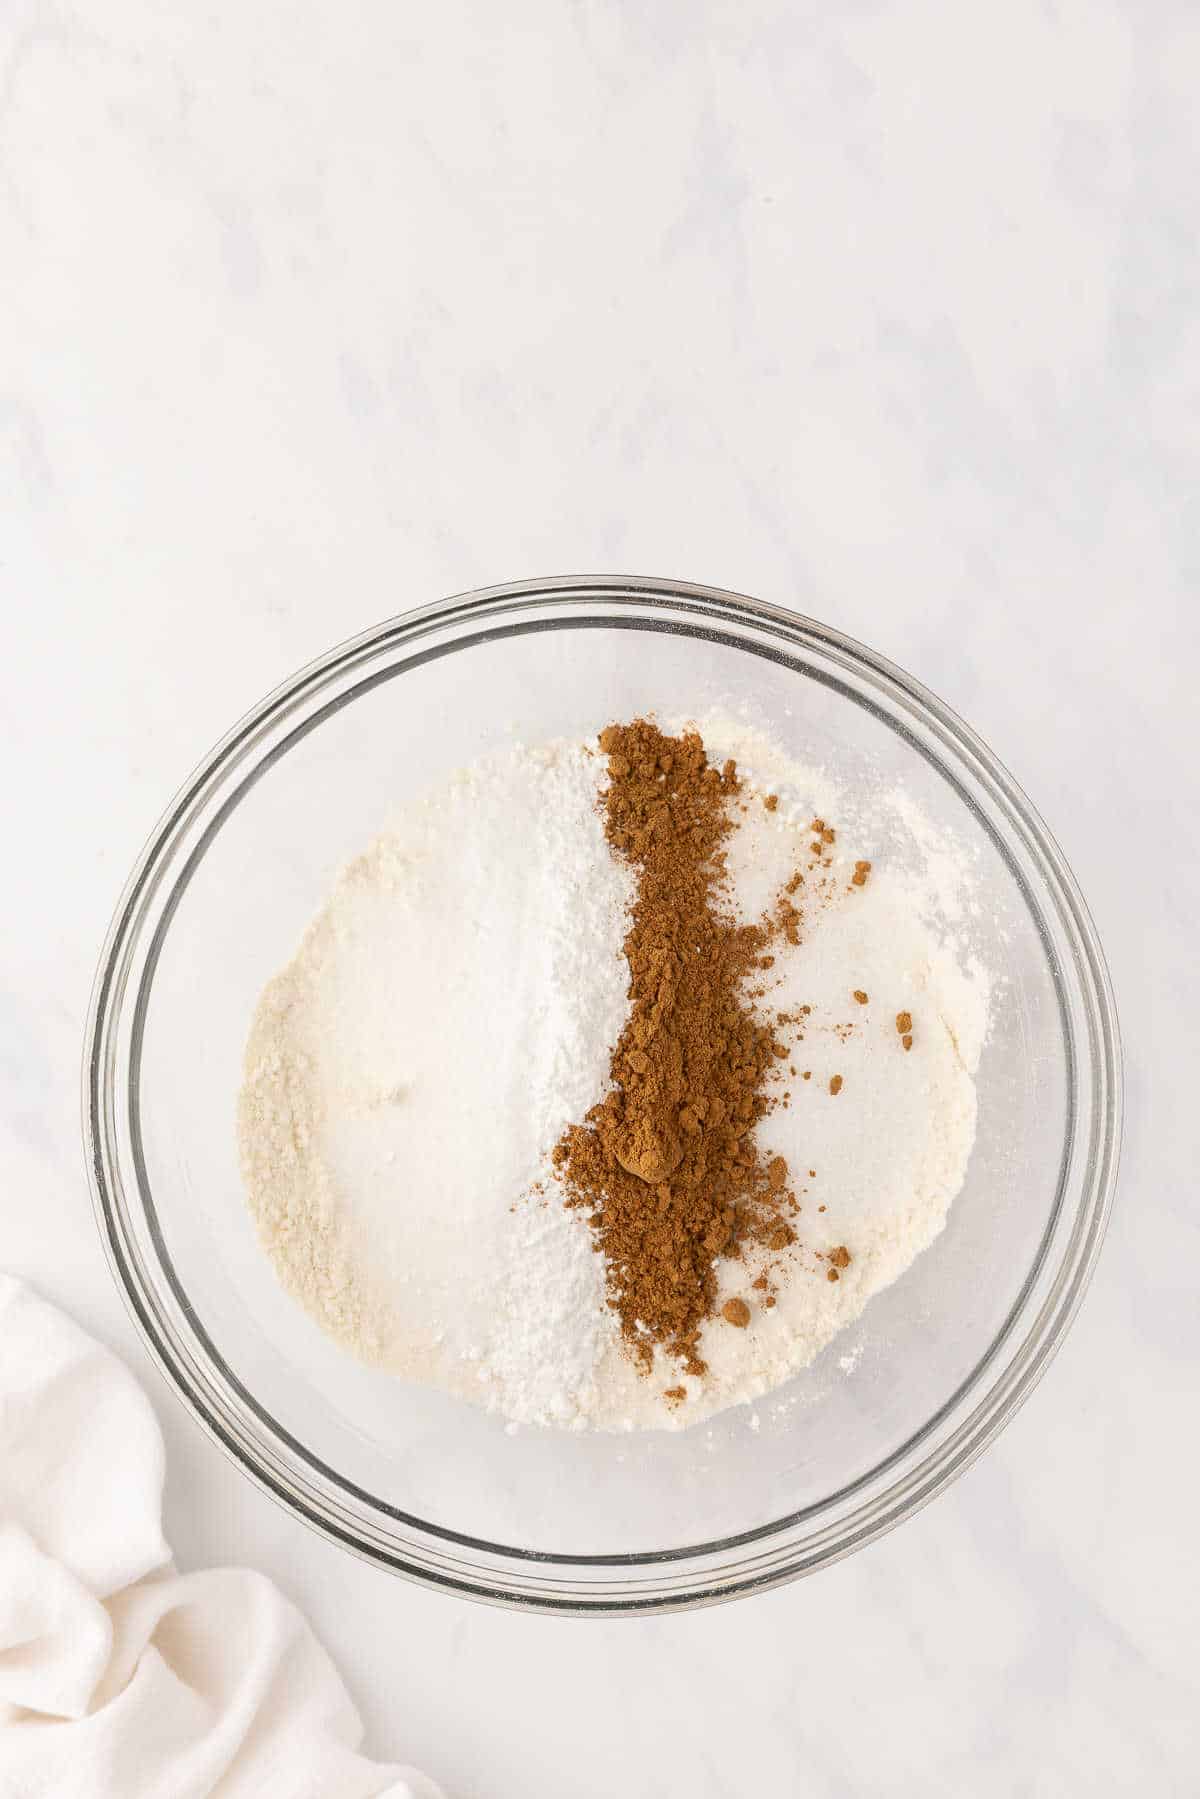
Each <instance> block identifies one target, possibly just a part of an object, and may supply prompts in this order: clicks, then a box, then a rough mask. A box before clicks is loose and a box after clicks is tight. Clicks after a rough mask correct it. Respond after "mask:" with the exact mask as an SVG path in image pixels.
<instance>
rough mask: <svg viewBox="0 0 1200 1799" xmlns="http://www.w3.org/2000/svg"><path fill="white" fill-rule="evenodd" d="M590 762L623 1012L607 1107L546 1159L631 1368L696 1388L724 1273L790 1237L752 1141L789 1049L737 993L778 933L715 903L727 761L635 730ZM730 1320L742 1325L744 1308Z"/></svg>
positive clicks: (773, 1174) (782, 1174)
mask: <svg viewBox="0 0 1200 1799" xmlns="http://www.w3.org/2000/svg"><path fill="white" fill-rule="evenodd" d="M600 747H601V749H602V750H603V751H604V753H605V755H606V756H607V758H608V771H609V784H608V788H607V791H606V793H605V832H606V835H607V837H608V841H609V843H610V844H611V845H612V846H613V849H614V850H615V851H616V852H617V854H618V855H620V856H621V857H623V858H624V859H625V860H626V861H628V862H629V863H630V865H631V866H632V867H633V868H635V869H636V870H637V878H638V889H637V897H636V899H635V900H634V902H633V907H632V911H631V923H630V928H629V934H628V936H627V937H626V939H625V945H624V951H625V959H626V961H627V962H628V964H629V975H630V987H629V997H630V1001H631V1011H630V1016H629V1019H628V1021H627V1023H626V1025H625V1028H624V1030H623V1031H622V1033H621V1037H620V1040H619V1042H618V1043H617V1046H616V1049H615V1052H614V1055H613V1060H612V1070H611V1074H612V1086H611V1088H610V1090H609V1092H608V1093H607V1095H606V1096H605V1098H604V1099H603V1100H601V1101H600V1102H599V1103H598V1104H597V1105H595V1106H593V1107H592V1108H591V1110H590V1111H589V1112H588V1115H587V1119H586V1122H585V1123H582V1124H577V1125H573V1126H572V1127H571V1129H570V1130H569V1131H567V1132H566V1134H565V1135H564V1136H563V1138H562V1139H561V1141H560V1142H559V1144H558V1145H557V1147H556V1148H555V1151H554V1161H555V1165H556V1166H557V1167H558V1168H559V1169H560V1171H561V1172H562V1175H563V1178H564V1181H565V1183H566V1186H567V1192H568V1201H567V1203H568V1204H569V1205H572V1206H583V1207H585V1208H587V1210H588V1215H589V1219H590V1222H591V1224H592V1226H593V1228H594V1229H595V1231H596V1236H597V1240H598V1245H599V1247H600V1248H601V1250H602V1251H603V1253H604V1258H605V1272H606V1277H607V1283H608V1292H609V1303H610V1304H611V1306H612V1307H613V1309H614V1310H615V1311H616V1312H617V1314H618V1316H619V1317H620V1321H621V1330H622V1333H623V1335H624V1337H625V1340H626V1342H627V1344H628V1345H629V1347H630V1349H631V1352H632V1353H633V1355H634V1356H635V1357H636V1359H637V1360H638V1361H639V1363H641V1364H642V1365H643V1366H646V1365H649V1363H650V1362H651V1361H652V1359H653V1353H654V1349H655V1347H656V1346H661V1347H662V1348H664V1349H665V1350H667V1352H668V1353H669V1354H671V1355H673V1356H677V1357H679V1358H681V1360H682V1362H683V1365H684V1368H685V1369H686V1371H687V1372H688V1373H689V1374H693V1375H701V1374H703V1373H704V1372H705V1363H704V1361H703V1359H702V1357H701V1356H700V1355H699V1353H698V1350H697V1343H698V1340H699V1334H700V1326H701V1325H702V1323H703V1322H704V1320H705V1319H706V1318H709V1317H711V1316H712V1313H713V1308H714V1300H715V1298H716V1291H717V1274H716V1265H717V1261H718V1259H719V1258H720V1257H722V1256H737V1255H739V1254H740V1252H741V1249H742V1245H743V1244H744V1243H745V1242H747V1241H748V1240H751V1239H754V1240H757V1241H759V1242H763V1243H766V1242H770V1243H772V1244H773V1245H775V1246H776V1247H778V1248H784V1247H786V1246H787V1244H789V1243H790V1242H791V1241H792V1236H793V1232H792V1229H791V1226H790V1224H789V1223H788V1221H787V1218H788V1213H789V1212H794V1211H795V1209H796V1202H795V1198H794V1196H793V1195H792V1194H791V1192H790V1191H789V1190H788V1189H787V1186H786V1182H787V1163H786V1161H785V1160H784V1158H783V1157H782V1156H777V1157H775V1158H774V1160H773V1161H771V1162H770V1163H768V1162H767V1160H766V1159H765V1158H764V1157H763V1156H762V1154H761V1152H760V1151H759V1150H758V1149H757V1147H756V1145H755V1143H754V1137H753V1132H754V1127H755V1125H756V1124H757V1123H758V1121H759V1120H760V1119H761V1118H762V1117H763V1116H764V1115H765V1113H766V1112H767V1110H768V1108H769V1105H770V1103H771V1101H770V1096H769V1092H768V1086H769V1083H770V1080H771V1077H772V1076H773V1075H774V1073H775V1071H776V1062H777V1060H778V1059H779V1058H780V1057H783V1056H786V1054H787V1048H786V1045H785V1044H783V1043H782V1042H780V1041H779V1039H778V1037H777V1036H776V1034H775V1031H774V1029H773V1028H772V1026H771V1024H770V1023H769V1022H766V1021H764V1020H763V1019H762V1018H760V1017H756V1016H755V1014H754V1012H753V1010H752V1009H751V1006H750V1004H749V1003H748V1001H747V1000H746V998H745V997H744V996H743V992H742V989H743V985H744V983H745V980H746V977H747V976H748V975H749V974H750V973H751V971H752V970H754V969H759V968H761V967H762V966H763V963H764V960H766V958H764V953H763V952H764V951H765V949H766V947H767V944H768V943H769V942H770V941H771V938H772V934H773V931H774V930H775V929H778V928H780V927H779V926H778V925H776V926H772V925H770V924H767V923H764V924H762V925H757V926H756V925H747V924H742V923H739V922H738V920H737V919H736V918H734V917H733V916H732V915H731V914H730V912H729V910H728V908H727V907H726V906H723V905H722V903H721V896H720V887H721V883H722V877H723V864H722V845H723V844H724V843H725V841H726V839H727V838H728V837H729V835H730V833H731V832H732V830H733V828H734V818H733V816H732V812H731V802H732V801H733V800H734V799H735V797H736V796H737V795H738V794H739V793H740V792H741V784H740V782H739V781H738V777H737V770H736V767H735V766H734V763H733V761H732V760H730V761H727V762H726V764H725V766H724V768H723V769H721V770H719V771H718V770H717V769H716V768H714V767H712V766H711V765H710V764H709V761H708V757H707V756H706V755H705V752H704V745H703V743H702V741H701V739H700V737H699V736H698V735H697V734H696V733H695V732H689V733H687V734H685V735H683V736H680V737H668V736H666V735H664V733H663V732H662V731H660V730H659V729H658V727H657V726H656V725H654V724H651V723H649V722H648V721H647V720H645V719H639V720H637V721H636V722H635V723H633V724H631V725H611V726H609V728H608V729H607V730H606V731H604V732H602V733H601V736H600ZM791 910H792V911H793V912H794V910H795V909H794V908H791ZM797 916H798V914H797ZM783 928H784V929H785V930H786V926H784V927H783ZM768 965H770V963H769V962H768ZM731 1308H733V1309H732V1310H731ZM735 1311H736V1313H737V1314H738V1315H737V1316H735V1315H734V1313H735ZM742 1313H744V1314H745V1316H741V1314H742ZM724 1316H725V1317H726V1318H727V1319H728V1320H729V1322H730V1323H731V1324H741V1325H745V1324H746V1323H748V1321H749V1311H748V1309H747V1308H746V1306H745V1302H744V1301H742V1300H740V1299H738V1300H731V1301H730V1302H729V1304H728V1305H727V1306H726V1307H725V1311H724Z"/></svg>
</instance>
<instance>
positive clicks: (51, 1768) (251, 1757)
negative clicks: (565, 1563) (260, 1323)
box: [0, 1274, 439, 1799]
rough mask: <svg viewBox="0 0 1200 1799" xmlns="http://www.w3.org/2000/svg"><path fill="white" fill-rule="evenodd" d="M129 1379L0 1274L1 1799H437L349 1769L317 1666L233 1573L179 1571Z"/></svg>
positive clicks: (291, 1612)
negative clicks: (164, 1526) (166, 1537)
mask: <svg viewBox="0 0 1200 1799" xmlns="http://www.w3.org/2000/svg"><path fill="white" fill-rule="evenodd" d="M162 1483H163V1443H162V1437H161V1436H160V1434H159V1430H158V1425H157V1424H156V1422H155V1419H154V1414H153V1412H152V1411H151V1410H150V1406H149V1403H148V1401H147V1400H146V1397H145V1395H144V1394H143V1393H142V1391H141V1389H140V1388H139V1387H138V1385H137V1383H136V1382H135V1381H134V1379H133V1377H132V1375H131V1374H130V1373H129V1372H128V1370H127V1369H126V1368H125V1367H123V1366H122V1364H121V1363H120V1362H119V1361H117V1359H116V1357H115V1356H113V1355H110V1354H109V1352H108V1351H107V1350H105V1349H102V1348H101V1347H100V1345H99V1344H98V1343H96V1342H94V1341H93V1339H92V1338H91V1337H89V1336H87V1335H86V1334H85V1333H84V1332H83V1331H82V1330H80V1329H79V1327H78V1326H77V1325H75V1324H73V1323H72V1322H71V1320H70V1319H69V1318H66V1317H65V1316H64V1315H63V1314H62V1313H61V1312H59V1311H57V1310H56V1309H55V1308H54V1307H53V1306H51V1305H48V1304H47V1303H46V1301H44V1300H42V1299H39V1298H37V1296H36V1295H35V1294H33V1293H31V1292H30V1291H29V1289H28V1288H27V1287H24V1286H22V1285H21V1283H20V1282H19V1281H16V1280H13V1279H12V1278H11V1277H9V1276H7V1275H3V1274H0V1795H3V1799H210V1796H213V1795H215V1796H216V1799H252V1796H253V1799H264V1796H266V1799H439V1794H438V1789H437V1787H435V1786H434V1784H433V1782H432V1781H430V1780H428V1779H427V1778H426V1777H425V1775H423V1774H418V1773H416V1772H415V1771H414V1770H413V1769H410V1768H399V1767H384V1766H382V1765H380V1764H379V1763H377V1762H371V1761H368V1760H366V1759H365V1757H363V1756H361V1755H359V1753H358V1750H357V1745H358V1744H359V1742H360V1741H361V1740H362V1726H361V1724H360V1723H359V1720H358V1716H357V1713H356V1712H355V1710H354V1706H353V1705H352V1703H351V1701H350V1698H349V1695H348V1694H347V1692H346V1689H345V1688H344V1687H343V1685H342V1683H341V1681H340V1679H339V1678H338V1675H337V1673H336V1671H335V1669H334V1667H333V1664H332V1662H331V1661H330V1660H329V1658H328V1656H327V1655H326V1654H325V1651H324V1650H323V1649H322V1648H321V1646H320V1644H319V1643H318V1642H317V1640H316V1638H315V1637H314V1636H313V1634H312V1632H311V1631H310V1630H309V1628H308V1626H307V1625H306V1624H305V1622H304V1620H303V1618H302V1617H301V1616H300V1614H299V1612H297V1611H296V1609H295V1607H294V1606H291V1605H289V1604H288V1602H287V1600H286V1599H284V1597H283V1596H282V1594H281V1593H280V1592H279V1591H278V1590H277V1589H276V1588H275V1587H274V1586H272V1584H271V1582H270V1581H269V1580H267V1579H265V1578H264V1576H262V1575H260V1574H254V1573H252V1572H251V1571H250V1570H248V1569H245V1568H217V1569H213V1570H211V1571H210V1572H208V1573H203V1574H179V1573H177V1572H176V1571H175V1568H174V1565H173V1563H172V1561H171V1551H170V1548H169V1546H168V1545H167V1543H166V1541H165V1540H164V1538H163V1534H162Z"/></svg>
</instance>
